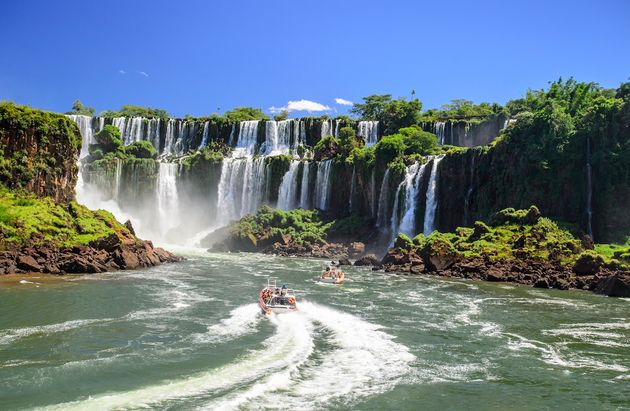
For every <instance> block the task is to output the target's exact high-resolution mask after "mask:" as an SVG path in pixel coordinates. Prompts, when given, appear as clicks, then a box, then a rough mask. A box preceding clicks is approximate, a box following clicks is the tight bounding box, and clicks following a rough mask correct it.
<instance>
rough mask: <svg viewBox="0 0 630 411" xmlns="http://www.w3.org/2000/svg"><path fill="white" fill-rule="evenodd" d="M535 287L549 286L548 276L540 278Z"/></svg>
mask: <svg viewBox="0 0 630 411" xmlns="http://www.w3.org/2000/svg"><path fill="white" fill-rule="evenodd" d="M534 288H549V281H547V279H546V278H539V279H538V280H536V282H535V283H534Z"/></svg>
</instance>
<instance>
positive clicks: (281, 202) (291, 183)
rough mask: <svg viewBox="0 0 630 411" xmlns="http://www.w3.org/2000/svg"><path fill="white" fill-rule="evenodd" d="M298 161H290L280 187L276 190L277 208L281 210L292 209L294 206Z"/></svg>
mask: <svg viewBox="0 0 630 411" xmlns="http://www.w3.org/2000/svg"><path fill="white" fill-rule="evenodd" d="M299 165H300V162H299V161H297V160H294V161H291V165H290V166H289V170H288V171H287V172H286V173H285V174H284V177H282V182H281V183H280V189H279V191H278V208H279V209H281V210H292V209H293V208H295V198H296V191H297V182H298V179H297V178H298V173H297V171H298V167H299Z"/></svg>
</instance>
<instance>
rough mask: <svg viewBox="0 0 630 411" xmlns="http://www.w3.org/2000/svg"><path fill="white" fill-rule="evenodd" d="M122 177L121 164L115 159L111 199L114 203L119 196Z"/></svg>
mask: <svg viewBox="0 0 630 411" xmlns="http://www.w3.org/2000/svg"><path fill="white" fill-rule="evenodd" d="M121 177H122V162H121V161H120V159H119V158H118V157H116V168H115V170H114V187H113V189H112V198H113V199H114V201H118V196H119V194H120V180H121Z"/></svg>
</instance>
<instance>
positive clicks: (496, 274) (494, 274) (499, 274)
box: [486, 267, 505, 281]
mask: <svg viewBox="0 0 630 411" xmlns="http://www.w3.org/2000/svg"><path fill="white" fill-rule="evenodd" d="M486 280H488V281H505V273H504V272H503V271H502V270H501V269H500V268H498V267H490V268H489V269H488V271H487V272H486Z"/></svg>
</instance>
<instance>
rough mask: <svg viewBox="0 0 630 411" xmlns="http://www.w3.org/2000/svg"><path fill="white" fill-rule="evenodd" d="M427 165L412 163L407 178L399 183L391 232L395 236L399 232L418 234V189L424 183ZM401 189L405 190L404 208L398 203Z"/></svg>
mask: <svg viewBox="0 0 630 411" xmlns="http://www.w3.org/2000/svg"><path fill="white" fill-rule="evenodd" d="M425 167H426V164H423V165H420V164H418V163H415V164H412V165H411V166H409V168H408V169H407V174H406V175H405V179H404V180H403V181H402V182H401V183H400V184H399V185H398V190H397V191H396V200H395V205H394V210H393V212H392V226H391V227H392V228H391V232H392V236H393V238H395V236H396V235H397V234H398V233H403V234H406V235H407V236H409V237H413V236H415V234H416V233H415V227H416V204H417V203H418V191H419V188H420V185H421V184H422V178H423V176H424V170H425ZM401 190H404V191H403V192H404V194H405V198H404V203H403V205H402V209H401V207H400V206H399V205H398V201H399V199H400V192H401ZM399 215H402V218H399Z"/></svg>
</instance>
